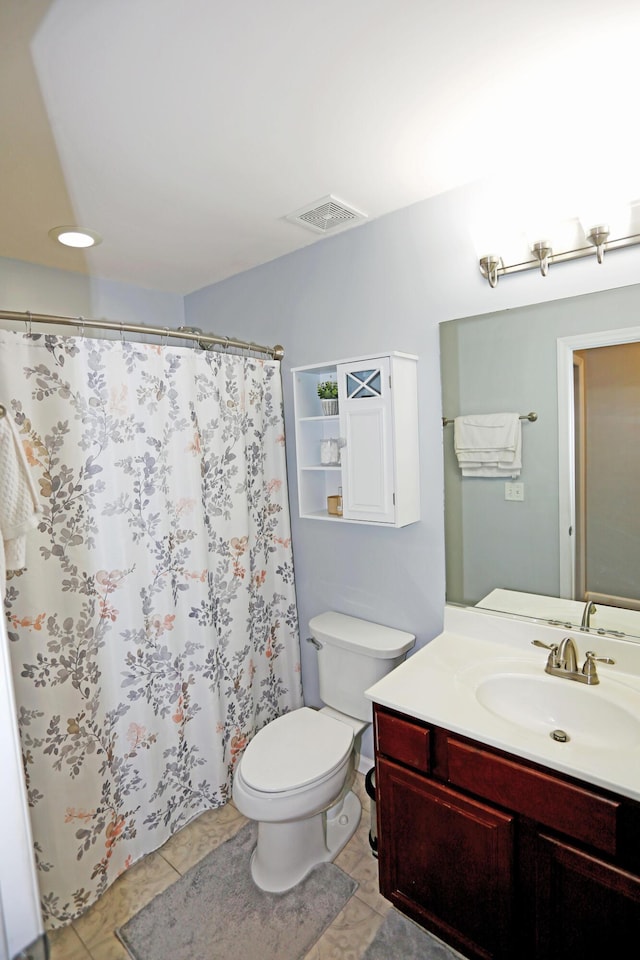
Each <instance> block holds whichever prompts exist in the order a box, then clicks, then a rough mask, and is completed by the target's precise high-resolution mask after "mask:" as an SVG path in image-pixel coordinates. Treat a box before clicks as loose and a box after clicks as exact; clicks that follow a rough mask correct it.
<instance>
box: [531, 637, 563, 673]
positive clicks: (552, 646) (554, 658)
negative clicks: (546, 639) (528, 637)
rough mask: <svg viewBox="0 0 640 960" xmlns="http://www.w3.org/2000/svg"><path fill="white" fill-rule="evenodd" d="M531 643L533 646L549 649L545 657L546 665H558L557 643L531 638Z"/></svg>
mask: <svg viewBox="0 0 640 960" xmlns="http://www.w3.org/2000/svg"><path fill="white" fill-rule="evenodd" d="M531 643H532V645H533V646H534V647H544V649H545V650H550V651H551V652H550V653H549V656H548V658H547V666H548V667H557V666H558V644H557V643H543V642H542V640H532V641H531Z"/></svg>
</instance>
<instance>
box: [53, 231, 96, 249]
mask: <svg viewBox="0 0 640 960" xmlns="http://www.w3.org/2000/svg"><path fill="white" fill-rule="evenodd" d="M49 236H50V237H52V238H53V239H54V240H57V241H58V243H62V244H64V246H65V247H95V246H97V245H98V244H99V243H102V237H100V236H98V234H97V233H94V231H93V230H85V228H84V227H54V228H53V230H49Z"/></svg>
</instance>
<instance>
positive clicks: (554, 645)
mask: <svg viewBox="0 0 640 960" xmlns="http://www.w3.org/2000/svg"><path fill="white" fill-rule="evenodd" d="M531 645H532V646H533V647H544V648H545V650H552V651H553V652H554V653H555V652H556V650H557V649H558V644H557V643H543V642H542V640H532V641H531Z"/></svg>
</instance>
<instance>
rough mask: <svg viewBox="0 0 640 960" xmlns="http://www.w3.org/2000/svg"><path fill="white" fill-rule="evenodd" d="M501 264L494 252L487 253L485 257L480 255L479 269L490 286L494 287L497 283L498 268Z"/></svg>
mask: <svg viewBox="0 0 640 960" xmlns="http://www.w3.org/2000/svg"><path fill="white" fill-rule="evenodd" d="M502 266H503V264H502V260H501V258H500V257H497V256H496V255H495V254H494V253H489V254H487V256H486V257H480V270H481V271H482V276H483V277H484V278H485V280H488V281H489V286H490V287H495V286H496V285H497V283H498V270H499V269H500V268H501V267H502Z"/></svg>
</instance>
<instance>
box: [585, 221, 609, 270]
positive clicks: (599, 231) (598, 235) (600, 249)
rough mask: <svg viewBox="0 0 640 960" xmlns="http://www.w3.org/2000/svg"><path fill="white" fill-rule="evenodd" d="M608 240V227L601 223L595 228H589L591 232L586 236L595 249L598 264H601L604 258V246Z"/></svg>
mask: <svg viewBox="0 0 640 960" xmlns="http://www.w3.org/2000/svg"><path fill="white" fill-rule="evenodd" d="M608 239H609V227H608V226H606V225H605V224H603V223H601V224H600V225H599V226H597V227H591V230H589V233H588V234H587V240H588V241H589V243H592V244H593V245H594V247H595V248H596V257H597V258H598V263H602V260H603V258H604V245H605V243H606V241H607V240H608Z"/></svg>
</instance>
